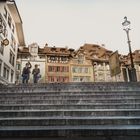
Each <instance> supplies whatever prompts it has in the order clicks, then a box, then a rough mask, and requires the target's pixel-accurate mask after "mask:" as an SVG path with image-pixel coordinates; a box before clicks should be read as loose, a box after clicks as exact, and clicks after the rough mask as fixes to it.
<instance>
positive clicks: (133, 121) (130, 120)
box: [0, 117, 140, 127]
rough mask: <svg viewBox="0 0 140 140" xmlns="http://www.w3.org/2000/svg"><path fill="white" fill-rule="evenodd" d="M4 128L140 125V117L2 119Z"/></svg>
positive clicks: (0, 119)
mask: <svg viewBox="0 0 140 140" xmlns="http://www.w3.org/2000/svg"><path fill="white" fill-rule="evenodd" d="M0 124H1V127H2V126H58V125H59V126H65V125H68V126H70V125H73V126H78V125H111V124H114V125H140V117H40V118H38V117H37V118H35V117H32V118H31V117H23V118H0Z"/></svg>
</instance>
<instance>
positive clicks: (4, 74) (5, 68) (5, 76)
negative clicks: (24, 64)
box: [3, 64, 10, 80]
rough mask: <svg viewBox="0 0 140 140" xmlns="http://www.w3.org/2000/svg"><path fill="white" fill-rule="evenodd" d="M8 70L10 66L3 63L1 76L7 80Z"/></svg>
mask: <svg viewBox="0 0 140 140" xmlns="http://www.w3.org/2000/svg"><path fill="white" fill-rule="evenodd" d="M9 70H10V68H9V67H8V66H7V65H6V64H4V68H3V77H4V78H5V79H7V80H8V79H9Z"/></svg>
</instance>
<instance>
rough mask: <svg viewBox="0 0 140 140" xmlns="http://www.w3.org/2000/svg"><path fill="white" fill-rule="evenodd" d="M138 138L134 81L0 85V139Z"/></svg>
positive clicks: (139, 107) (139, 106) (138, 91)
mask: <svg viewBox="0 0 140 140" xmlns="http://www.w3.org/2000/svg"><path fill="white" fill-rule="evenodd" d="M6 138H7V139H8V138H10V139H9V140H11V138H17V139H18V140H19V139H20V138H26V139H27V138H39V140H40V139H45V140H55V139H57V140H73V139H74V140H75V139H76V140H140V83H139V82H137V83H119V82H118V83H66V84H64V83H52V84H35V85H33V84H28V85H8V86H2V85H0V139H6Z"/></svg>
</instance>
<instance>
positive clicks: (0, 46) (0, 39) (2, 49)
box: [0, 37, 4, 55]
mask: <svg viewBox="0 0 140 140" xmlns="http://www.w3.org/2000/svg"><path fill="white" fill-rule="evenodd" d="M2 40H3V39H2V38H1V37H0V42H1V41H2ZM3 52H4V46H3V45H2V44H1V43H0V54H2V55H3Z"/></svg>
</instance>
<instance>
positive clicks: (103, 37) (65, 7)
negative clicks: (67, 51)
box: [15, 0, 140, 54]
mask: <svg viewBox="0 0 140 140" xmlns="http://www.w3.org/2000/svg"><path fill="white" fill-rule="evenodd" d="M15 1H16V3H17V6H18V9H19V12H20V15H21V18H22V20H23V29H24V36H25V41H26V44H27V45H29V44H31V43H33V42H37V43H38V44H39V46H44V45H45V44H46V43H48V45H49V46H56V47H65V46H68V47H69V48H74V49H78V48H79V47H80V46H82V45H83V44H84V43H91V44H99V45H101V44H105V48H107V49H109V50H113V51H116V50H118V51H119V53H122V54H127V53H128V44H127V38H126V33H125V31H123V28H122V22H123V21H124V19H123V18H124V16H127V17H128V20H130V21H131V31H130V40H131V46H132V51H134V50H136V49H140V35H139V34H140V33H139V32H140V0H15Z"/></svg>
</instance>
